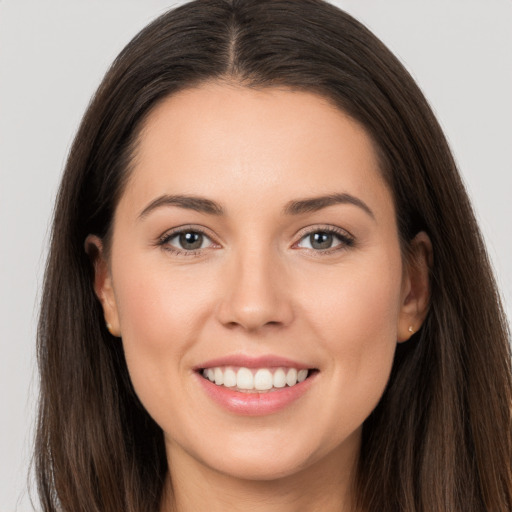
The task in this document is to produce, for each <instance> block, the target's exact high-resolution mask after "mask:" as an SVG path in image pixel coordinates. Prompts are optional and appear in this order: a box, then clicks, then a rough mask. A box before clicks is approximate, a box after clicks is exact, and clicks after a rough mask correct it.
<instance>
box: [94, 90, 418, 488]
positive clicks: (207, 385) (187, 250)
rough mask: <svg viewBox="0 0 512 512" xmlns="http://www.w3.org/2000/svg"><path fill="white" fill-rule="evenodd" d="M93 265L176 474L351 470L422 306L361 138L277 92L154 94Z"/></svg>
mask: <svg viewBox="0 0 512 512" xmlns="http://www.w3.org/2000/svg"><path fill="white" fill-rule="evenodd" d="M96 269H97V274H96V290H97V293H98V295H99V297H100V299H101V301H102V303H103V306H104V310H105V318H106V320H107V321H108V322H109V323H110V324H111V325H112V330H113V331H114V332H116V333H118V334H120V335H121V336H122V343H123V346H124V350H125V354H126V361H127V364H128V369H129V372H130V376H131V379H132V381H133V386H134V388H135V390H136V392H137V394H138V396H139V398H140V400H141V402H142V404H143V405H144V406H145V408H146V409H147V411H148V412H149V414H150V415H151V416H152V417H153V418H154V420H155V421H156V422H157V423H158V424H159V425H160V426H161V428H162V429H163V432H164V434H165V441H166V446H167V452H168V456H169V460H170V464H171V468H173V467H181V468H196V469H197V468H201V469H202V470H204V469H213V470H216V471H219V472H221V473H223V474H225V475H231V476H237V477H243V478H249V479H264V480H267V479H273V478H277V477H282V476H286V475H291V474H293V473H295V472H298V471H301V470H302V469H306V468H311V466H313V465H316V466H317V467H321V466H322V464H327V465H328V464H331V463H332V461H336V466H338V467H339V461H340V460H344V461H346V462H350V463H353V462H354V461H355V459H356V457H357V453H358V450H359V446H360V432H361V425H362V423H363V421H364V420H365V419H366V418H367V417H368V415H369V414H370V412H371V411H372V410H373V409H374V407H375V406H376V404H377V402H378V401H379V399H380V397H381V395H382V393H383V391H384V388H385V386H386V383H387V380H388V377H389V374H390V370H391V365H392V361H393V355H394V351H395V347H396V344H397V341H403V340H405V339H407V338H408V336H410V334H408V333H407V329H408V327H409V325H413V326H414V320H415V318H416V317H415V316H414V315H415V313H417V304H416V303H415V298H414V279H413V278H412V277H411V273H410V271H409V269H408V268H406V267H404V265H403V262H402V258H401V252H400V246H399V238H398V233H397V225H396V222H395V211H394V205H393V200H392V196H391V193H390V190H389V189H388V186H387V185H386V183H385V182H384V180H383V178H382V176H381V173H380V172H379V168H378V162H377V159H376V155H375V151H374V148H373V147H372V143H371V141H370V139H369V137H368V135H367V134H366V132H365V130H364V129H362V128H361V126H360V125H359V124H358V123H356V122H355V121H353V120H352V119H350V118H349V117H348V116H347V115H345V114H344V113H342V112H341V111H340V110H338V109H336V108H334V107H333V106H332V105H331V104H330V103H328V102H327V101H326V100H325V99H323V98H322V97H319V96H317V95H314V94H311V93H305V92H297V91H290V90H284V89H274V88H269V89H265V90H250V89H248V88H243V87H240V86H236V85H231V86H230V85H221V84H207V85H203V86H201V87H199V88H195V89H189V90H186V91H183V92H180V93H178V94H175V95H173V96H172V97H169V98H167V99H166V100H165V101H163V102H162V103H161V104H159V105H158V106H157V107H156V108H155V109H154V111H153V112H152V113H151V115H150V116H149V118H148V119H147V121H146V123H145V126H144V129H143V131H142V134H141V136H140V143H139V145H138V147H137V152H136V156H135V160H134V166H133V172H132V174H131V175H130V179H129V181H128V184H127V186H126V189H125V192H124V194H123V196H122V198H121V200H120V202H119V205H118V207H117V210H116V213H115V219H114V230H113V239H112V250H111V254H110V259H109V261H108V262H105V261H104V260H102V259H101V258H100V261H99V265H97V266H96ZM411 304H412V305H411ZM415 304H416V306H415ZM417 327H418V325H415V326H414V328H415V329H417ZM119 342H121V341H119ZM203 370H206V371H203ZM296 370H297V371H298V372H296ZM301 370H302V371H301ZM203 373H204V375H205V376H204V375H203ZM306 373H307V375H308V376H307V378H306V379H305V380H302V379H303V378H304V376H305V374H306ZM208 376H210V378H211V379H213V380H214V382H211V380H210V379H208ZM297 378H298V380H297ZM221 383H222V384H221ZM290 384H291V385H290ZM254 386H256V387H257V388H259V389H254ZM269 386H270V387H271V389H268V388H269ZM332 467H335V465H332Z"/></svg>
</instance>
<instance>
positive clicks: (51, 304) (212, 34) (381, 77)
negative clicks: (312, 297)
mask: <svg viewBox="0 0 512 512" xmlns="http://www.w3.org/2000/svg"><path fill="white" fill-rule="evenodd" d="M211 80H234V81H236V82H237V83H240V84H242V85H244V86H247V87H253V88H263V87H273V86H286V87H291V88H294V89H300V90H306V91H310V92H315V93H318V94H321V95H322V96H324V97H327V98H329V99H331V100H332V101H334V102H335V103H336V105H338V106H339V108H340V109H341V110H343V111H345V112H347V113H348V114H349V115H351V116H352V117H353V118H354V119H356V120H357V121H359V122H360V123H361V124H362V125H363V126H364V127H365V128H366V130H367V131H368V133H369V134H370V135H371V137H372V138H373V140H374V142H375V145H376V147H377V148H378V152H379V154H380V159H381V168H382V172H383V175H384V176H385V178H386V180H387V181H388V183H389V185H390V187H391V189H392V191H393V196H394V201H395V203H396V211H397V222H398V226H399V231H400V236H401V243H402V245H403V247H404V248H407V244H408V242H409V240H411V238H412V237H413V236H414V235H415V234H416V233H417V232H418V231H420V230H424V231H426V232H427V233H428V235H429V236H430V238H431V240H432V244H433V251H434V263H433V266H432V270H431V282H432V291H431V305H430V310H429V313H428V316H427V318H426V321H425V323H424V325H423V327H422V328H421V330H420V331H419V332H418V333H416V334H415V335H414V336H413V337H412V339H411V340H410V341H409V342H408V343H405V344H402V345H399V347H398V348H397V352H396V357H395V362H394V365H393V370H392V374H391V378H390V381H389V384H388V386H387V389H386V391H385V393H384V395H383V397H382V399H381V401H380V403H379V405H378V406H377V408H376V409H375V410H374V412H373V413H372V414H371V416H370V417H369V418H368V419H367V420H366V422H365V424H364V426H363V444H362V451H361V456H360V461H359V467H358V472H359V473H358V487H357V499H358V503H359V505H360V508H361V509H362V510H366V511H369V512H370V511H371V512H374V511H375V512H397V511H406V512H412V511H418V512H420V511H422V512H432V511H436V512H476V511H504V510H511V509H512V476H511V454H512V449H511V405H512V396H511V391H512V382H511V354H510V349H509V338H510V335H509V332H508V328H507V323H506V319H505V316H504V313H503V310H502V307H501V304H500V299H499V296H498V293H497V289H496V285H495V282H494V278H493V275H492V272H491V270H490V265H489V261H488V257H487V254H486V251H485V248H484V245H483V242H482V237H481V235H480V232H479V230H478V227H477V225H476V222H475V218H474V215H473V212H472V209H471V206H470V204H469V201H468V197H467V194H466V192H465V190H464V187H463V184H462V182H461V179H460V177H459V174H458V172H457V169H456V166H455V163H454V161H453V158H452V156H451V154H450V150H449V148H448V145H447V142H446V140H445V137H444V135H443V133H442V131H441V129H440V127H439V125H438V123H437V122H436V120H435V118H434V115H433V114H432V111H431V109H430V108H429V106H428V104H427V102H426V100H425V98H424V97H423V95H422V93H421V92H420V90H419V89H418V87H417V86H416V84H415V83H414V81H413V79H412V78H411V77H410V75H409V74H408V73H407V71H406V70H405V69H404V67H403V66H402V65H401V64H400V63H399V61H398V60H397V59H396V58H395V57H394V56H393V55H392V54H391V53H390V51H389V50H388V49H387V48H386V47H385V46H384V45H383V44H382V43H381V42H380V41H379V40H378V39H377V38H376V37H375V36H374V35H373V34H372V33H370V32H369V31H368V30H367V29H366V28H365V27H363V26H362V25H361V24H360V23H359V22H357V21H356V20H354V19H353V18H352V17H350V16H349V15H347V14H346V13H344V12H343V11H341V10H339V9H337V8H336V7H334V6H332V5H330V4H328V3H326V2H324V1H322V0H196V1H194V2H190V3H188V4H186V5H183V6H181V7H178V8H176V9H174V10H172V11H170V12H168V13H166V14H164V15H163V16H161V17H160V18H158V19H157V20H155V21H154V22H153V23H151V24H150V25H149V26H148V27H146V28H145V29H144V30H143V31H142V32H141V33H140V34H139V35H137V36H136V37H135V38H134V39H133V40H132V41H131V42H130V43H129V44H128V46H127V47H126V48H125V49H124V50H123V51H122V53H121V54H120V55H119V57H118V58H117V59H116V60H115V62H114V64H113V65H112V67H111V69H110V70H109V71H108V73H107V75H106V77H105V79H104V81H103V82H102V84H101V86H100V87H99V89H98V91H97V93H96V95H95V96H94V98H93V101H92V103H91V104H90V106H89V108H88V110H87V112H86V114H85V116H84V118H83V121H82V124H81V126H80V129H79V131H78V133H77V135H76V138H75V141H74V144H73V146H72V149H71V152H70V155H69V159H68V162H67V165H66V169H65V172H64V176H63V179H62V183H61V187H60V191H59V194H58V198H57V203H56V209H55V218H54V224H53V234H52V239H51V248H50V254H49V258H48V263H47V270H46V276H45V284H44V293H43V298H42V306H41V315H40V322H39V332H38V360H39V368H40V375H41V387H40V389H41V396H40V409H39V418H38V426H37V438H36V453H35V471H36V475H37V481H38V490H39V496H40V502H41V505H42V507H43V510H44V511H47V512H50V511H52V512H54V511H58V510H59V511H61V510H62V511H69V512H80V511H88V512H92V511H95V512H119V511H124V512H155V511H156V510H158V507H159V502H160V500H161V494H162V489H163V484H164V479H165V477H166V474H167V461H166V457H165V448H164V442H163V434H162V431H161V429H160V428H159V427H158V425H156V424H155V422H154V421H153V420H152V418H151V417H150V416H149V415H148V414H147V412H146V411H145V410H144V408H143V407H142V405H141V404H140V402H139V401H138V399H137V397H136V395H135V393H134V391H133V388H132V386H131V383H130V379H129V376H128V372H127V368H126V364H125V360H124V355H123V350H122V345H121V344H120V343H118V342H117V343H116V342H115V341H114V339H113V338H112V337H111V335H110V334H109V333H108V331H107V330H106V328H105V325H104V322H103V315H102V311H101V307H100V304H99V302H98V301H97V299H96V297H95V294H94V290H93V286H92V275H93V274H92V266H91V264H90V261H89V259H88V256H87V255H86V253H85V251H84V240H85V238H86V236H87V235H88V234H90V233H94V234H96V235H98V236H100V237H103V238H105V237H107V238H108V234H109V232H110V231H109V230H110V228H111V223H112V217H113V213H114V210H115V208H116V204H117V201H118V199H119V197H120V195H121V194H122V192H123V186H124V183H125V181H126V177H127V175H128V174H129V172H130V159H131V156H132V153H133V149H134V146H135V144H136V141H137V136H138V129H139V127H140V126H141V123H142V121H143V120H144V118H145V117H146V116H147V114H148V113H149V112H150V110H151V109H152V108H154V106H155V105H156V104H157V103H158V102H159V101H160V100H161V99H162V98H164V97H167V96H169V95H170V94H173V93H175V92H176V91H179V90H181V89H184V88H187V87H191V86H194V85H197V84H200V83H202V82H205V81H211Z"/></svg>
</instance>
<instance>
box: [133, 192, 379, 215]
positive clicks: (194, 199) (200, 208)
mask: <svg viewBox="0 0 512 512" xmlns="http://www.w3.org/2000/svg"><path fill="white" fill-rule="evenodd" d="M336 204H351V205H354V206H357V207H359V208H361V209H362V210H363V211H364V212H366V213H367V214H368V215H369V216H370V217H371V218H372V219H375V215H374V213H373V212H372V210H371V209H370V208H369V207H368V205H367V204H366V203H365V202H364V201H362V200H361V199H359V198H357V197H355V196H353V195H350V194H344V193H343V194H329V195H325V196H319V197H311V198H307V199H300V200H295V201H290V202H289V203H287V204H286V205H285V207H284V209H283V213H284V214H285V215H301V214H304V213H309V212H316V211H318V210H322V209H323V208H327V207H328V206H333V205H336ZM162 206H178V207H179V208H185V209H187V210H194V211H196V212H199V213H206V214H208V215H224V209H223V208H222V206H221V205H220V204H218V203H216V202H215V201H212V200H211V199H206V198H204V197H198V196H191V195H183V194H178V195H168V194H165V195H162V196H160V197H157V198H156V199H155V200H154V201H151V203H149V204H148V205H147V206H146V207H145V208H144V210H142V212H141V213H140V214H139V219H143V218H144V217H146V216H147V215H149V214H150V213H151V212H152V211H153V210H156V209H157V208H160V207H162Z"/></svg>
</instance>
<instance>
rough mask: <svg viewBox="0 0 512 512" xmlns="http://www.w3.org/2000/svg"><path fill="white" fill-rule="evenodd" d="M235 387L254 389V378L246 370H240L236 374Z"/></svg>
mask: <svg viewBox="0 0 512 512" xmlns="http://www.w3.org/2000/svg"><path fill="white" fill-rule="evenodd" d="M236 387H237V388H239V389H254V377H253V376H252V372H251V370H249V369H248V368H240V370H238V372H237V374H236Z"/></svg>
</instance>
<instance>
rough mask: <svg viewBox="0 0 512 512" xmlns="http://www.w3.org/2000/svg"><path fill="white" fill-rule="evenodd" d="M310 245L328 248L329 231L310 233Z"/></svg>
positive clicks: (329, 245)
mask: <svg viewBox="0 0 512 512" xmlns="http://www.w3.org/2000/svg"><path fill="white" fill-rule="evenodd" d="M310 242H311V247H313V249H329V247H331V245H332V234H331V233H322V232H319V233H313V234H312V235H310Z"/></svg>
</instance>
